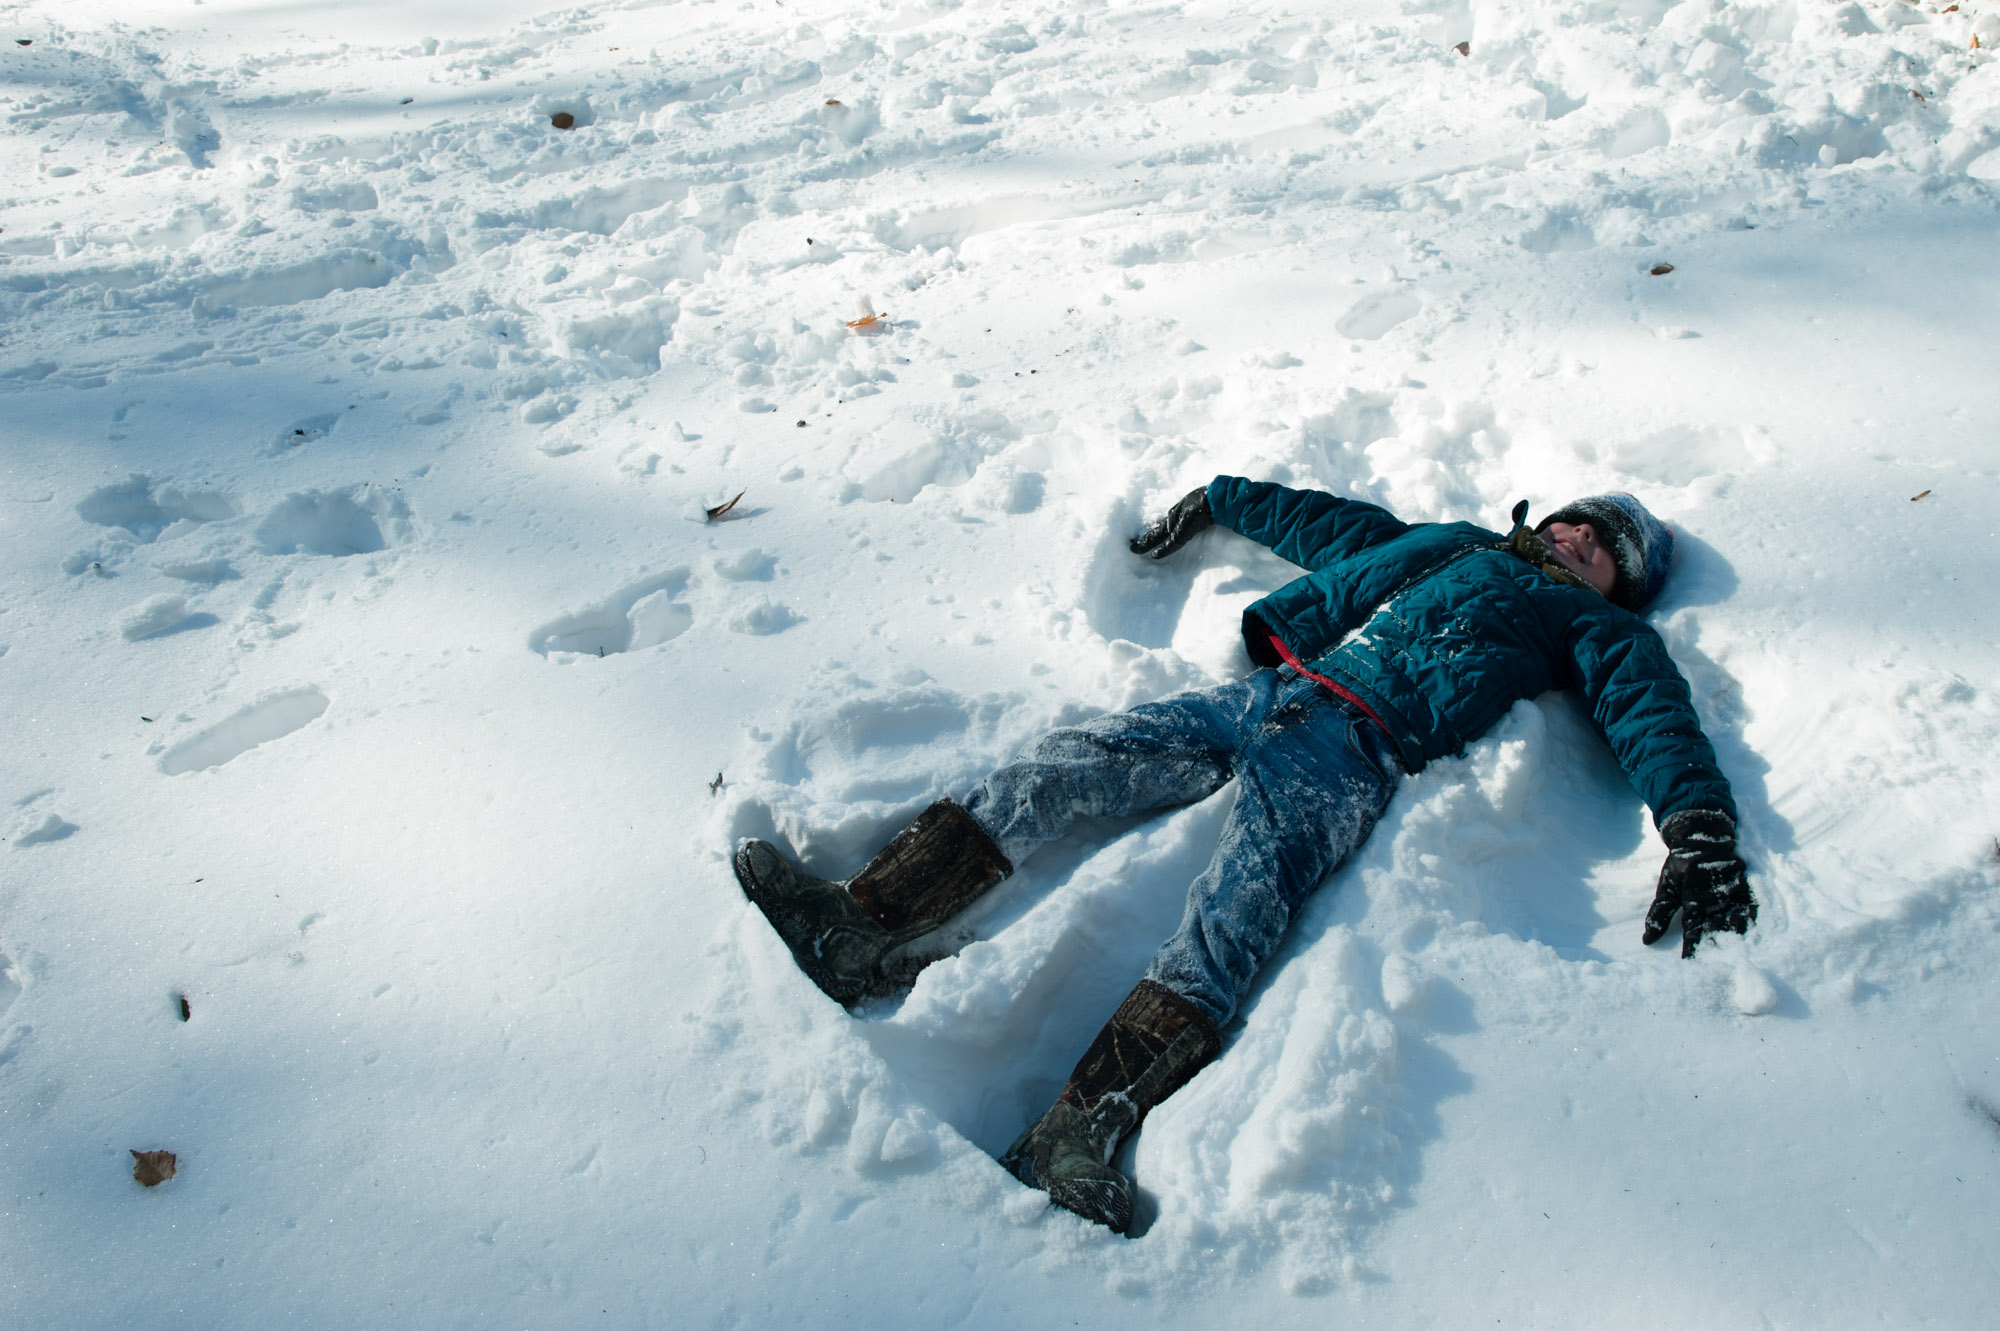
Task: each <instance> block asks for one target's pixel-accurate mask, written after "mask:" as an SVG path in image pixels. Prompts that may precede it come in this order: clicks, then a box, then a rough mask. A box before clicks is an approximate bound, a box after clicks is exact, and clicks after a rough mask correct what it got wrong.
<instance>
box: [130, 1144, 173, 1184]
mask: <svg viewBox="0 0 2000 1331" xmlns="http://www.w3.org/2000/svg"><path fill="white" fill-rule="evenodd" d="M174 1166H175V1160H174V1153H173V1152H172V1151H134V1152H132V1177H133V1178H135V1179H137V1180H138V1181H139V1186H141V1187H144V1188H157V1187H159V1186H160V1185H161V1184H162V1183H165V1182H166V1181H167V1180H168V1179H170V1178H172V1177H173V1176H174Z"/></svg>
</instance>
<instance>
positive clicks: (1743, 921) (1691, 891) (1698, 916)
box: [1644, 809, 1757, 957]
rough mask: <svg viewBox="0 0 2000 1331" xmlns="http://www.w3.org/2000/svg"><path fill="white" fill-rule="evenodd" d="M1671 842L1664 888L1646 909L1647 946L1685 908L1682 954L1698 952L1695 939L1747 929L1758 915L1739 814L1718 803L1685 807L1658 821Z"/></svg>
mask: <svg viewBox="0 0 2000 1331" xmlns="http://www.w3.org/2000/svg"><path fill="white" fill-rule="evenodd" d="M1660 836H1661V838H1662V839H1664V840H1665V841H1666V843H1667V862H1666V864H1665V865H1663V866H1662V867H1661V869H1660V890H1659V891H1658V892H1656V893H1654V895H1653V908H1652V909H1651V910H1649V911H1647V912H1646V932H1645V935H1644V941H1645V943H1646V945H1647V946H1648V947H1650V946H1652V945H1653V944H1654V943H1656V942H1658V941H1659V939H1660V935H1662V934H1664V933H1665V932H1666V931H1667V926H1668V925H1669V924H1671V923H1672V922H1673V918H1674V912H1675V911H1679V912H1680V913H1681V955H1682V956H1683V957H1691V956H1693V955H1694V949H1695V944H1697V943H1699V942H1701V940H1702V939H1703V938H1705V937H1707V936H1708V935H1709V934H1712V933H1719V932H1721V931H1722V930H1724V929H1727V930H1728V931H1729V932H1731V933H1737V934H1740V933H1743V932H1744V931H1746V930H1747V929H1749V927H1750V923H1751V921H1753V920H1755V919H1756V918H1757V898H1755V897H1753V896H1751V895H1750V883H1749V881H1748V880H1747V879H1745V878H1744V876H1743V861H1742V859H1741V858H1740V857H1739V856H1738V855H1737V854H1736V820H1735V819H1733V818H1731V817H1730V816H1729V815H1728V814H1726V813H1723V812H1721V811H1720V810H1717V809H1683V810H1681V811H1680V812H1679V813H1677V814H1674V815H1672V816H1671V817H1669V818H1668V819H1667V821H1666V822H1664V823H1661V824H1660Z"/></svg>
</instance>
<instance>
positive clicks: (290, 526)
mask: <svg viewBox="0 0 2000 1331" xmlns="http://www.w3.org/2000/svg"><path fill="white" fill-rule="evenodd" d="M415 534H416V523H415V521H414V519H413V518H412V516H411V514H410V506H409V505H408V504H406V503H404V502H403V500H402V498H401V497H400V496H398V495H394V494H391V493H389V492H388V491H386V490H379V489H377V488H375V487H374V486H372V485H357V486H355V487H354V488H353V489H351V490H336V491H332V492H326V491H320V490H307V491H304V492H302V493H299V494H293V495H288V496H287V497H286V498H285V499H284V501H283V502H281V503H280V504H279V505H278V506H277V507H276V508H274V509H272V510H271V512H270V514H269V516H267V517H266V518H265V519H264V521H263V522H261V523H259V524H258V526H257V543H258V545H259V546H260V547H261V548H262V550H263V551H264V553H265V554H267V555H294V554H313V555H332V556H334V557H335V558H344V557H345V556H348V555H365V554H373V553H374V552H376V551H378V550H386V549H388V548H389V547H390V546H393V545H402V544H405V543H406V542H408V541H409V540H410V539H411V538H412V537H413V536H414V535H415Z"/></svg>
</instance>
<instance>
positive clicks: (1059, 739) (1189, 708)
mask: <svg viewBox="0 0 2000 1331" xmlns="http://www.w3.org/2000/svg"><path fill="white" fill-rule="evenodd" d="M1401 773H1402V769H1401V767H1400V765H1399V764H1398V762H1397V759H1396V755H1395V750H1394V748H1393V747H1392V745H1391V743H1390V741H1389V737H1388V736H1387V735H1385V734H1383V733H1382V730H1381V728H1380V727H1379V726H1377V725H1376V724H1375V723H1374V722H1373V721H1370V720H1369V719H1367V718H1366V717H1365V716H1363V715H1361V713H1360V712H1359V711H1357V710H1355V709H1354V708H1353V707H1352V706H1351V705H1349V704H1348V703H1345V702H1343V701H1341V700H1340V699H1339V698H1336V697H1334V696H1333V695H1332V694H1331V693H1329V692H1327V691H1326V690H1325V689H1323V688H1321V687H1320V686H1319V685H1318V684H1315V683H1313V682H1312V681H1311V680H1310V679H1307V678H1305V677H1304V676H1302V675H1300V674H1299V673H1298V672H1297V671H1295V670H1293V669H1292V668H1291V667H1290V666H1280V667H1278V668H1277V669H1275V670H1259V671H1257V672H1256V673H1255V674H1253V675H1251V676H1249V677H1248V678H1247V679H1243V680H1240V681H1238V682H1236V683H1234V684H1225V685H1223V686H1222V687H1221V688H1215V689H1203V690H1199V691H1196V692H1192V693H1180V694H1175V695H1174V696H1173V697H1171V698H1163V699H1161V700H1160V701H1158V702H1150V703H1144V704H1142V705H1140V706H1138V707H1135V708H1133V709H1132V710H1131V711H1129V712H1122V713H1119V714H1117V715H1113V716H1101V717H1098V718H1097V719H1096V720H1094V721H1088V722H1086V723H1084V724H1083V725H1080V726H1072V727H1066V728H1064V729H1062V730H1054V731H1050V732H1049V733H1048V734H1046V735H1044V736H1042V737H1041V738H1040V739H1039V740H1036V741H1035V742H1034V743H1033V744H1032V745H1030V746H1029V747H1028V749H1027V751H1026V752H1025V753H1023V754H1022V756H1021V758H1020V760H1019V761H1017V762H1014V763H1011V764H1009V765H1008V766H1006V767H1003V768H1001V769H1000V770H999V771H997V772H995V773H993V775H991V776H989V777H987V778H986V780H985V781H983V782H981V783H980V784H979V787H978V788H977V789H975V790H974V791H973V792H972V794H971V796H970V797H969V798H967V799H966V801H965V808H966V810H967V811H968V812H970V813H971V814H972V816H973V818H974V819H976V820H977V821H978V823H979V825H980V826H981V827H983V828H984V829H986V832H987V834H988V835H990V836H991V837H992V838H993V839H994V841H996V842H997V843H999V846H1000V848H1001V850H1002V851H1003V852H1004V853H1005V854H1006V856H1007V858H1008V859H1010V860H1012V861H1013V862H1014V864H1015V865H1017V866H1018V865H1019V864H1020V863H1021V861H1022V860H1023V859H1025V858H1026V857H1027V856H1028V855H1029V854H1031V853H1032V852H1033V851H1034V849H1035V848H1036V847H1037V846H1039V845H1041V844H1042V843H1043V842H1047V841H1054V840H1056V839H1057V838H1058V837H1061V836H1062V835H1064V834H1065V833H1067V832H1068V831H1069V830H1070V827H1071V826H1072V825H1073V824H1074V823H1075V821H1076V819H1077V817H1078V816H1079V815H1082V816H1085V817H1106V816H1114V815H1118V814H1130V813H1143V812H1145V811H1147V810H1149V809H1163V808H1167V807H1170V806H1173V805H1178V804H1190V803H1192V802H1194V801H1195V800H1198V799H1201V798H1203V797H1204V796H1206V795H1210V794H1212V793H1214V792H1215V791H1216V790H1218V789H1220V788H1221V787H1222V785H1223V784H1224V783H1225V782H1227V781H1228V780H1229V779H1230V778H1231V777H1232V776H1233V777H1235V778H1236V779H1237V782H1238V785H1239V789H1238V791H1237V795H1236V806H1235V807H1234V808H1233V809H1232V810H1231V811H1230V813H1229V819H1228V822H1227V824H1226V825H1225V826H1224V827H1223V829H1222V840H1221V842H1220V843H1219V844H1218V845H1217V846H1216V849H1215V857H1214V858H1213V859H1211V860H1210V861H1209V864H1208V868H1207V869H1205V870H1203V871H1202V873H1201V876H1200V877H1198V878H1196V879H1195V880H1194V882H1193V884H1192V885H1191V886H1190V887H1189V888H1188V902H1187V912H1186V914H1185V915H1184V916H1183V917H1182V919H1181V924H1180V928H1179V929H1178V930H1176V931H1175V933H1174V936H1173V937H1172V938H1169V939H1168V940H1167V941H1166V943H1165V944H1164V945H1163V946H1162V947H1161V948H1160V950H1159V951H1158V952H1157V953H1156V954H1154V957H1153V962H1152V965H1151V966H1150V967H1148V968H1147V971H1146V975H1147V977H1148V978H1149V979H1153V980H1157V981H1159V982H1160V983H1161V984H1164V985H1166V986H1167V987H1168V988H1170V989H1172V990H1174V991H1175V992H1176V993H1179V994H1182V995H1184V996H1185V997H1187V998H1188V999H1189V1000H1190V1001H1192V1002H1193V1003H1194V1004H1195V1005H1196V1006H1197V1007H1199V1008H1201V1010H1202V1011H1204V1012H1206V1013H1207V1014H1208V1015H1209V1017H1210V1018H1211V1019H1213V1020H1214V1022H1215V1024H1216V1025H1217V1026H1218V1027H1221V1026H1224V1025H1227V1024H1228V1022H1229V1019H1230V1018H1231V1017H1233V1016H1234V1015H1235V1014H1236V1008H1237V1004H1238V1003H1240V1002H1241V1001H1242V999H1243V996H1244V995H1245V994H1246V993H1248V992H1249V989H1250V986H1251V984H1252V983H1253V982H1254V981H1255V980H1256V978H1257V972H1258V970H1259V969H1261V968H1262V967H1263V965H1264V963H1265V962H1266V961H1268V960H1269V959H1270V957H1271V954H1272V953H1273V952H1275V951H1277V949H1278V944H1279V943H1280V941H1281V940H1282V939H1283V938H1284V936H1285V931H1286V930H1287V929H1288V928H1290V927H1291V923H1292V921H1293V919H1295V918H1296V917H1297V915H1298V912H1299V909H1300V907H1302V906H1303V905H1304V904H1305V900H1306V898H1307V897H1309V896H1311V895H1312V892H1313V889H1314V888H1316V887H1318V886H1319V885H1320V883H1321V882H1322V881H1323V880H1324V879H1325V878H1326V877H1327V876H1328V875H1329V874H1331V873H1333V871H1334V870H1336V869H1338V868H1339V867H1340V866H1341V865H1342V864H1344V863H1345V862H1346V861H1347V857H1348V856H1349V855H1351V854H1353V852H1354V850H1355V849H1356V848H1357V847H1358V846H1360V845H1361V843H1362V842H1363V841H1365V840H1367V838H1368V833H1369V832H1370V831H1372V830H1373V829H1374V826H1375V822H1376V820H1377V819H1378V818H1380V817H1381V816H1382V810H1383V809H1384V808H1386V807H1387V806H1388V803H1389V796H1390V795H1391V794H1393V793H1394V792H1395V789H1396V782H1397V780H1398V779H1399V778H1400V776H1401Z"/></svg>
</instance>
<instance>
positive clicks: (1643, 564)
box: [1535, 491, 1674, 614]
mask: <svg viewBox="0 0 2000 1331" xmlns="http://www.w3.org/2000/svg"><path fill="white" fill-rule="evenodd" d="M1551 522H1566V523H1568V524H1569V525H1570V526H1572V527H1574V526H1576V525H1578V524H1579V523H1585V522H1588V523H1589V524H1590V525H1591V526H1592V527H1594V528H1595V529H1596V530H1597V534H1598V537H1599V539H1601V540H1602V541H1603V542H1604V543H1605V545H1606V546H1607V547H1608V548H1609V549H1610V551H1611V557H1612V559H1613V561H1614V562H1615V563H1616V564H1617V565H1618V577H1617V580H1616V581H1614V582H1613V583H1612V584H1611V600H1612V602H1613V603H1614V604H1617V605H1622V606H1624V607H1625V608H1626V609H1627V610H1630V611H1632V612H1633V613H1635V614H1636V613H1638V612H1639V611H1641V610H1644V609H1645V608H1646V607H1647V606H1648V605H1650V604H1652V601H1653V598H1654V597H1656V596H1658V595H1659V594H1660V589H1661V588H1662V587H1664V586H1666V585H1667V570H1668V569H1669V568H1671V567H1672V566H1673V562H1674V533H1673V530H1672V528H1670V527H1668V526H1667V525H1666V524H1665V523H1664V522H1661V521H1660V520H1659V519H1658V518H1656V517H1654V516H1653V515H1652V514H1651V513H1649V512H1647V511H1646V506H1645V505H1644V504H1642V503H1640V502H1639V501H1638V500H1636V499H1634V498H1633V497H1632V496H1631V495H1628V494H1625V493H1623V492H1622V491H1621V492H1618V493H1614V494H1603V495H1591V496H1589V497H1588V498H1585V499H1572V500H1571V501H1570V502H1569V503H1567V504H1564V505H1563V506H1562V507H1561V508H1559V509H1557V510H1556V511H1555V512H1553V513H1551V514H1549V515H1548V516H1547V517H1545V518H1543V519H1542V520H1541V522H1540V523H1539V524H1537V525H1536V527H1535V531H1536V532H1537V533H1540V532H1542V531H1545V530H1547V528H1548V525H1549V524H1550V523H1551Z"/></svg>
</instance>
